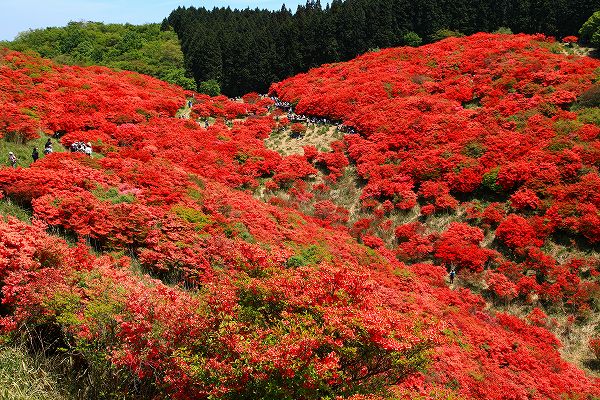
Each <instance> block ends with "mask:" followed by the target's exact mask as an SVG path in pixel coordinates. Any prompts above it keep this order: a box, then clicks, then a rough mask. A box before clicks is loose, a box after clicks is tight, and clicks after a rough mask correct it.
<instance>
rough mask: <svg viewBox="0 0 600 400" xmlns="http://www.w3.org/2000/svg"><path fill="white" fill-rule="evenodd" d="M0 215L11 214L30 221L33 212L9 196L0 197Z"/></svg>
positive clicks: (24, 220)
mask: <svg viewBox="0 0 600 400" xmlns="http://www.w3.org/2000/svg"><path fill="white" fill-rule="evenodd" d="M0 215H2V216H5V217H6V216H12V217H16V218H18V219H20V220H21V221H23V222H27V223H30V222H31V217H32V215H33V213H32V212H31V210H28V209H25V208H23V207H21V206H19V205H18V204H16V203H15V202H13V201H12V200H11V199H9V198H3V199H0Z"/></svg>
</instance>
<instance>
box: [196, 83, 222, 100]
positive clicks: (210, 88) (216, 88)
mask: <svg viewBox="0 0 600 400" xmlns="http://www.w3.org/2000/svg"><path fill="white" fill-rule="evenodd" d="M198 93H203V94H207V95H209V96H213V97H214V96H218V95H220V94H221V85H220V84H219V82H217V81H216V80H214V79H210V80H208V81H204V82H200V84H199V85H198Z"/></svg>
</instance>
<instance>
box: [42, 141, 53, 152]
mask: <svg viewBox="0 0 600 400" xmlns="http://www.w3.org/2000/svg"><path fill="white" fill-rule="evenodd" d="M50 153H52V139H50V138H48V141H47V142H46V144H45V145H44V154H45V155H48V154H50Z"/></svg>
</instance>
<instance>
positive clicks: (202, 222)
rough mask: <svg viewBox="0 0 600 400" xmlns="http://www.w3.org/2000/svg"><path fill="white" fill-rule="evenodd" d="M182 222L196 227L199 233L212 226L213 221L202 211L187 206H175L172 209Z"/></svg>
mask: <svg viewBox="0 0 600 400" xmlns="http://www.w3.org/2000/svg"><path fill="white" fill-rule="evenodd" d="M171 211H173V212H174V213H175V215H177V216H178V217H179V218H181V219H182V220H184V221H186V222H189V223H191V224H194V225H195V229H196V230H197V231H199V230H201V229H203V228H204V227H206V226H208V225H210V224H212V222H213V221H212V219H211V218H210V217H209V216H208V215H206V214H204V213H203V212H201V211H198V210H196V209H195V208H191V207H185V206H175V207H173V208H172V209H171Z"/></svg>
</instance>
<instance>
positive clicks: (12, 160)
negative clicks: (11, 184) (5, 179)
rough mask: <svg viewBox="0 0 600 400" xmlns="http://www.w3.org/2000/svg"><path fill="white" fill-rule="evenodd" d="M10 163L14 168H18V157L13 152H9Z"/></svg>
mask: <svg viewBox="0 0 600 400" xmlns="http://www.w3.org/2000/svg"><path fill="white" fill-rule="evenodd" d="M8 162H9V163H10V165H11V166H12V167H13V168H17V157H16V156H15V153H13V152H12V151H10V152H8Z"/></svg>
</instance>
